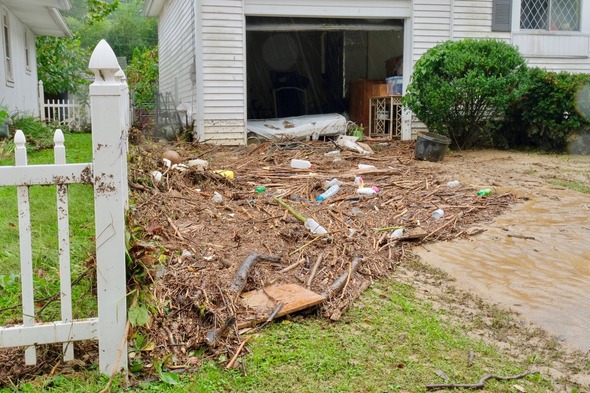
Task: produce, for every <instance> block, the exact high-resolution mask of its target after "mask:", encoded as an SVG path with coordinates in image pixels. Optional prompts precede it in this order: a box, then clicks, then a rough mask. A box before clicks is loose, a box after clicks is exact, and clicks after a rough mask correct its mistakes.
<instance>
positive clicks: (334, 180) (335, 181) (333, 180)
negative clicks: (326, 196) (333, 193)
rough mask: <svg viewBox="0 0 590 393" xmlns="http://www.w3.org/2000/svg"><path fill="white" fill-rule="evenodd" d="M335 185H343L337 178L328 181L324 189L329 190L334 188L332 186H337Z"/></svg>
mask: <svg viewBox="0 0 590 393" xmlns="http://www.w3.org/2000/svg"><path fill="white" fill-rule="evenodd" d="M335 184H338V185H340V184H342V183H341V182H340V180H338V179H336V178H333V179H332V180H330V181H327V182H326V183H325V184H324V188H325V189H328V188H330V187H332V186H333V185H335Z"/></svg>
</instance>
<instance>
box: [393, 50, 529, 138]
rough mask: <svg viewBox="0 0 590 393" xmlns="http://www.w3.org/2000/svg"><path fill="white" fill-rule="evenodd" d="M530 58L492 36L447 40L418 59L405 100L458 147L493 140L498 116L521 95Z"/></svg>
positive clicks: (429, 127)
mask: <svg viewBox="0 0 590 393" xmlns="http://www.w3.org/2000/svg"><path fill="white" fill-rule="evenodd" d="M524 75H526V64H525V61H524V59H523V57H522V56H521V55H520V54H519V53H518V51H517V49H516V48H515V47H513V46H511V45H509V44H506V43H504V42H501V41H497V40H492V39H483V40H476V39H466V40H462V41H447V42H444V43H442V44H439V45H437V46H435V47H433V48H432V49H430V50H428V51H427V52H426V53H425V54H424V55H423V56H422V57H421V58H420V60H418V62H417V63H416V66H415V69H414V73H413V74H412V79H411V82H410V85H409V86H408V89H407V93H406V95H405V96H404V99H403V103H404V104H405V105H407V106H408V107H409V108H410V109H411V110H412V111H413V112H414V113H415V114H416V116H418V118H419V119H420V120H421V121H422V122H424V123H425V124H426V126H427V127H428V129H429V131H431V132H436V133H440V134H443V135H446V136H448V137H450V138H451V140H452V144H453V147H458V148H460V149H466V148H469V147H471V146H473V145H475V144H479V143H482V142H481V141H486V142H487V141H489V139H490V136H491V131H492V130H493V129H494V121H496V120H497V119H499V118H502V117H503V116H504V112H505V110H506V108H508V106H509V105H510V103H512V102H514V100H515V98H516V97H518V96H519V88H520V84H521V81H522V79H523V76H524Z"/></svg>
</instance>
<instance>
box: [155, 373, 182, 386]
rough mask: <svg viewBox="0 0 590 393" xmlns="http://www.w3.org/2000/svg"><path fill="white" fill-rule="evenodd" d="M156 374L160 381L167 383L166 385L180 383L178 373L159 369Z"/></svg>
mask: <svg viewBox="0 0 590 393" xmlns="http://www.w3.org/2000/svg"><path fill="white" fill-rule="evenodd" d="M158 375H159V376H160V379H161V380H162V382H164V383H167V384H168V385H178V384H179V383H180V377H179V376H178V374H174V373H169V372H166V371H161V372H159V373H158Z"/></svg>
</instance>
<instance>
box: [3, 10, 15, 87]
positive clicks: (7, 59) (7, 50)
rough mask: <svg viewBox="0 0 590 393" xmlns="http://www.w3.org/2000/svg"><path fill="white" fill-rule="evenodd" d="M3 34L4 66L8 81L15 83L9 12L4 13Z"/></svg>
mask: <svg viewBox="0 0 590 393" xmlns="http://www.w3.org/2000/svg"><path fill="white" fill-rule="evenodd" d="M2 34H3V35H4V65H5V67H6V81H7V82H14V69H13V67H12V48H11V46H10V23H9V19H8V12H6V10H5V11H4V12H3V13H2Z"/></svg>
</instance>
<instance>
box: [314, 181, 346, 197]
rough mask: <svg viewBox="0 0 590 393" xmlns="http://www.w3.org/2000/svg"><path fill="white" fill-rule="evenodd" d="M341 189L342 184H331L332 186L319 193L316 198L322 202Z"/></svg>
mask: <svg viewBox="0 0 590 393" xmlns="http://www.w3.org/2000/svg"><path fill="white" fill-rule="evenodd" d="M339 190H340V184H338V183H336V184H333V185H332V186H330V188H328V189H327V190H326V191H324V192H323V193H322V194H320V195H318V197H317V198H316V199H315V200H316V201H318V202H321V201H323V200H325V199H328V198H330V197H331V196H333V195H334V194H336V193H337V192H338V191H339Z"/></svg>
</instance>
